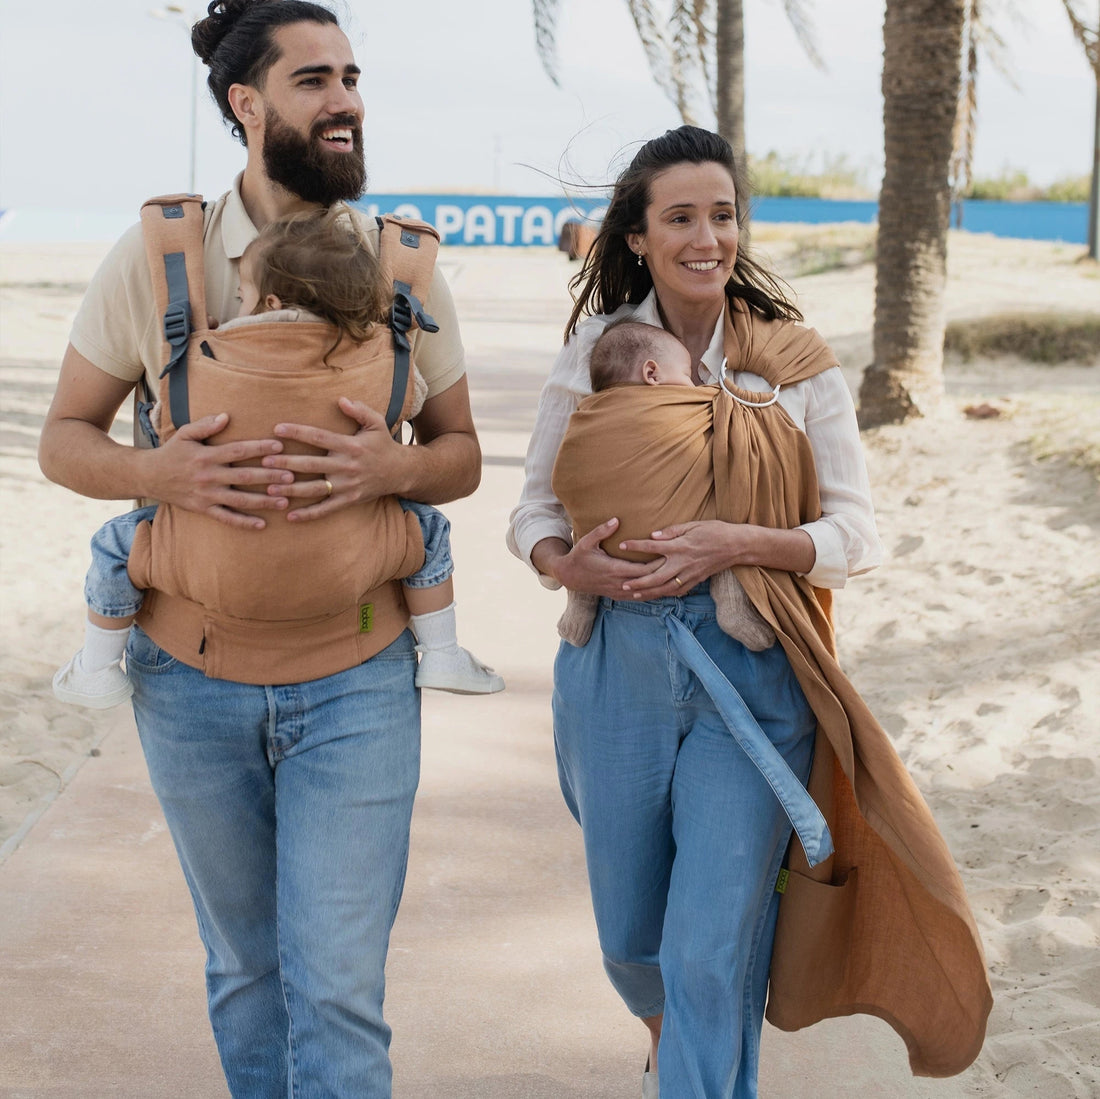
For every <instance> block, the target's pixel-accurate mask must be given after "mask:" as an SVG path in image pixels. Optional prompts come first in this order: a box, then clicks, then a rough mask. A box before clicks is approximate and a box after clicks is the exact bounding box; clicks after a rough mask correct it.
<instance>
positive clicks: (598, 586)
mask: <svg viewBox="0 0 1100 1099" xmlns="http://www.w3.org/2000/svg"><path fill="white" fill-rule="evenodd" d="M618 526H619V520H618V519H608V520H607V522H606V523H601V524H600V525H599V526H598V527H594V528H593V529H592V530H590V531H589V532H588V533H587V534H586V535H585V536H584V537H583V538H581V539H579V540H578V541H577V543H576V545H574V546H573V547H572V548H571V549H570V548H569V547H567V546H566V545H565V543H564V542H561V541H559V540H558V539H556V538H553V539H551V538H547V539H543V541H541V542H539V543H538V544H537V545H536V546H535V548H534V550H533V551H532V553H531V560H532V561H533V562H534V565H535V567H536V568H537V569H538V570H539V571H540V572H542V573H545V574H546V575H547V576H552V577H553V578H554V579H555V580H557V581H558V582H559V583H560V584H561V585H562V587H564V588H567V589H568V590H569V591H578V592H587V593H588V594H590V595H605V596H607V597H608V598H610V599H628V598H629V595H628V594H626V592H627V591H628V587H627V586H628V585H629V584H631V583H634V582H637V581H638V580H639V579H640V578H641V577H643V576H645V575H646V574H647V573H648V572H649V571H650V570H652V569H653V568H654V567H655V563H653V562H650V563H645V564H639V563H638V562H636V561H623V560H620V559H619V558H618V557H612V556H611V555H610V554H609V553H606V552H605V551H604V549H603V547H602V546H601V545H600V543H601V542H602V541H603V540H604V539H605V538H609V537H610V536H611V535H612V534H614V533H615V531H616V530H617V529H618ZM656 564H659V562H657V563H656Z"/></svg>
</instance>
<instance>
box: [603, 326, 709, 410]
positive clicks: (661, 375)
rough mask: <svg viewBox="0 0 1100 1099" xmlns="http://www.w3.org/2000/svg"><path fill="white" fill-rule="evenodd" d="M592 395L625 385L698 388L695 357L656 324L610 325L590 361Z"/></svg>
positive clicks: (669, 333) (604, 331)
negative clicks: (693, 386) (695, 377)
mask: <svg viewBox="0 0 1100 1099" xmlns="http://www.w3.org/2000/svg"><path fill="white" fill-rule="evenodd" d="M589 372H590V374H591V378H592V392H593V393H599V392H600V391H601V390H604V389H613V388H614V387H615V386H621V385H694V384H695V382H694V380H693V379H692V376H691V355H690V354H689V353H688V349H687V348H686V347H685V346H684V345H683V344H682V343H681V342H680V341H679V340H678V339H677V338H676V337H675V336H674V335H673V334H672V333H671V332H666V331H665V330H664V329H663V328H658V327H656V325H652V324H643V323H642V322H641V321H633V320H624V321H617V322H616V323H614V324H609V325H608V326H607V327H606V328H605V329H604V330H603V332H602V334H601V335H600V338H599V339H598V340H597V341H596V344H595V346H594V347H593V348H592V357H591V359H590V360H589Z"/></svg>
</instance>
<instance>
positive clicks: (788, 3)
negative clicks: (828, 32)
mask: <svg viewBox="0 0 1100 1099" xmlns="http://www.w3.org/2000/svg"><path fill="white" fill-rule="evenodd" d="M807 8H808V5H807V3H806V0H783V10H784V11H785V12H786V13H787V19H788V21H789V22H790V24H791V27H792V28H793V29H794V35H795V37H796V38H797V39H798V44H799V45H800V46H801V47H802V50H803V52H804V53H805V54H806V56H807V57H808V58H809V59H810V63H811V64H812V65H813V66H814V67H815V68H818V69H820V70H821V71H822V72H827V71H828V66H827V65H826V64H825V59H824V58H823V57H822V56H821V53H820V51H819V50H818V48H817V43H816V42H815V41H814V26H813V20H812V19H811V18H810V14H809V11H808V10H807Z"/></svg>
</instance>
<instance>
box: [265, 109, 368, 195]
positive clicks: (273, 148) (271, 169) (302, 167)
mask: <svg viewBox="0 0 1100 1099" xmlns="http://www.w3.org/2000/svg"><path fill="white" fill-rule="evenodd" d="M334 126H335V127H346V128H349V129H350V130H351V132H352V142H353V144H354V152H351V153H330V152H329V151H328V150H327V149H326V148H325V147H324V145H323V144H322V142H321V137H320V135H321V134H322V133H323V132H324V131H325V130H328V129H331V128H332V127H334ZM264 170H265V171H266V172H267V176H268V178H269V179H270V180H271V181H272V182H273V183H278V184H279V185H280V186H281V187H285V188H286V189H287V190H288V191H290V192H291V194H295V195H297V196H298V197H299V198H300V199H303V200H305V201H306V202H316V203H319V204H320V205H322V206H331V205H332V204H333V203H334V202H350V201H351V200H353V199H357V198H358V197H359V196H360V195H361V194H362V193H363V191H364V189H365V188H366V185H367V166H366V164H365V163H364V161H363V130H362V127H361V126H360V125H359V121H358V119H356V118H355V116H354V115H336V116H334V117H333V118H329V119H325V120H324V121H323V122H318V123H316V124H315V125H314V127H313V129H312V131H311V132H310V135H309V137H308V138H306V137H302V135H301V134H300V133H298V131H297V130H295V129H294V128H293V127H292V126H290V125H288V124H287V123H286V122H284V121H283V119H282V117H281V116H280V115H279V114H278V113H277V112H276V111H274V110H273V109H272V108H271V106H270V105H268V106H267V111H266V114H265V115H264Z"/></svg>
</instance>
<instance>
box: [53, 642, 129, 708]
mask: <svg viewBox="0 0 1100 1099" xmlns="http://www.w3.org/2000/svg"><path fill="white" fill-rule="evenodd" d="M83 652H84V650H83V649H80V650H79V651H78V652H77V654H76V656H74V657H73V658H72V660H70V661H69V662H68V664H66V665H65V666H64V667H63V668H61V669H59V670H58V672H57V674H56V675H55V676H54V677H53V693H54V697H55V698H57V699H58V700H59V701H61V702H68V703H70V704H71V705H73V706H87V707H88V708H89V709H92V710H108V709H110V708H111V707H112V706H117V705H119V703H122V702H125V701H126V700H127V699H128V698H129V697H130V696H131V695H132V694H133V693H134V685H133V684H132V683H131V682H130V680H129V679H128V678H127V676H126V673H125V672H124V671H123V670H122V668H121V667H120V666H119V665H118V664H108V665H107V667H106V668H100V670H99V671H97V672H86V671H85V670H84V667H83V665H82V664H81V661H80V657H81V654H82V653H83Z"/></svg>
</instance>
